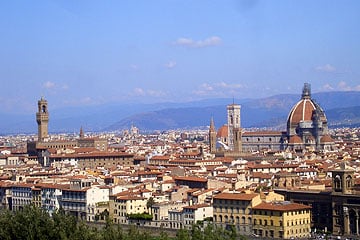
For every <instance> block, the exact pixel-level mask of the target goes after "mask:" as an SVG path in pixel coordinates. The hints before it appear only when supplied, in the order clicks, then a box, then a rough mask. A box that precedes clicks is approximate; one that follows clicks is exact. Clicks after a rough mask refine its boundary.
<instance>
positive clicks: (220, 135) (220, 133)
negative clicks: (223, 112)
mask: <svg viewBox="0 0 360 240" xmlns="http://www.w3.org/2000/svg"><path fill="white" fill-rule="evenodd" d="M228 134H229V133H228V126H227V125H223V126H222V127H221V128H219V130H218V131H217V134H216V137H218V138H227V137H228Z"/></svg>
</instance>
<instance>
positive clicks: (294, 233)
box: [253, 202, 311, 239]
mask: <svg viewBox="0 0 360 240" xmlns="http://www.w3.org/2000/svg"><path fill="white" fill-rule="evenodd" d="M310 209H311V207H310V206H306V205H303V204H299V203H290V202H271V203H270V202H263V203H260V204H259V205H257V206H255V207H253V233H254V234H255V235H258V236H260V237H265V238H280V239H292V238H308V237H310V231H311V229H310V222H311V217H310Z"/></svg>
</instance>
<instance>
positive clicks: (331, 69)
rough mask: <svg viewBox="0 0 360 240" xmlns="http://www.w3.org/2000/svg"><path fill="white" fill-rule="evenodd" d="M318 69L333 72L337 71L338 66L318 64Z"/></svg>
mask: <svg viewBox="0 0 360 240" xmlns="http://www.w3.org/2000/svg"><path fill="white" fill-rule="evenodd" d="M315 70H316V71H319V72H328V73H332V72H335V71H336V68H335V67H334V66H332V65H331V64H329V63H328V64H325V65H322V66H317V67H316V68H315Z"/></svg>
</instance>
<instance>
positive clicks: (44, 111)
mask: <svg viewBox="0 0 360 240" xmlns="http://www.w3.org/2000/svg"><path fill="white" fill-rule="evenodd" d="M36 122H37V124H38V141H39V142H42V141H44V140H45V139H46V138H47V137H48V123H49V112H48V104H47V101H46V100H45V99H44V98H43V97H41V99H40V100H39V101H38V112H37V113H36Z"/></svg>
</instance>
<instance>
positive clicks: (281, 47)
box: [0, 0, 360, 112]
mask: <svg viewBox="0 0 360 240" xmlns="http://www.w3.org/2000/svg"><path fill="white" fill-rule="evenodd" d="M359 11H360V1H357V0H354V1H347V0H342V1H340V0H337V1H331V0H326V1H322V0H317V1H313V0H302V1H290V0H289V1H286V0H276V1H275V0H274V1H270V0H259V1H257V0H218V1H211V0H206V1H205V0H204V1H202V0H197V1H194V0H163V1H161V0H153V1H150V0H144V1H137V0H129V1H127V0H122V1H111V0H108V1H91V0H86V1H85V0H84V1H81V0H77V1H73V0H68V1H55V0H46V1H45V0H44V1H41V0H37V1H25V0H23V1H17V0H12V1H2V2H1V3H0V36H1V37H0V83H1V89H2V91H1V94H0V107H1V112H34V109H35V108H36V101H37V100H38V99H39V98H40V97H41V96H44V97H45V98H46V99H48V101H49V104H50V103H51V106H52V107H51V108H58V107H66V106H70V105H76V106H82V105H96V104H103V103H110V102H111V103H116V102H122V103H124V102H149V103H150V102H164V101H176V102H181V101H191V100H197V99H205V98H214V97H231V98H232V97H235V98H258V97H266V96H271V95H275V94H280V93H298V94H299V96H300V93H301V89H302V86H303V83H304V82H309V83H311V86H312V91H313V92H319V91H334V90H344V91H348V90H356V91H360V73H359V71H360V44H359V43H360V26H359V24H360V14H359Z"/></svg>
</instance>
